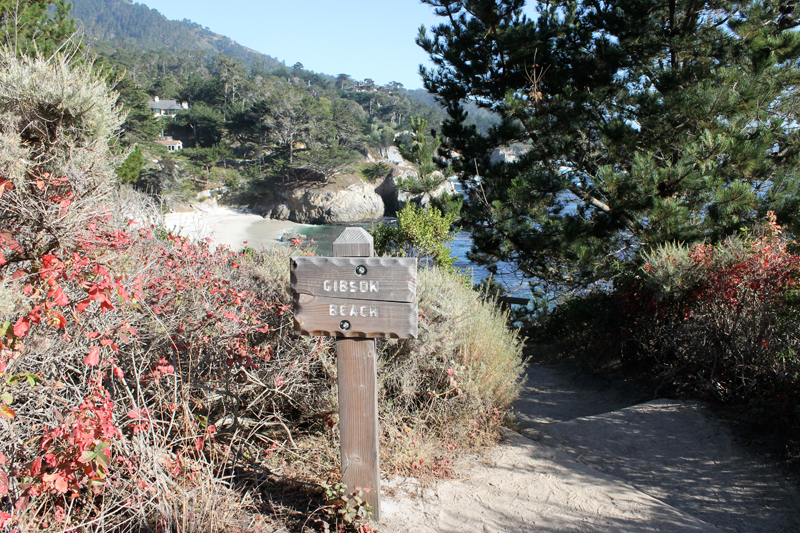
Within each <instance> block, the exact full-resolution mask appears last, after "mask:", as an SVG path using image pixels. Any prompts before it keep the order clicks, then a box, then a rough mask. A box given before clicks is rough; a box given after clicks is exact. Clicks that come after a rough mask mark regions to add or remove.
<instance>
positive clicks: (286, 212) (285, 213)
mask: <svg viewBox="0 0 800 533" xmlns="http://www.w3.org/2000/svg"><path fill="white" fill-rule="evenodd" d="M291 214H292V210H291V209H289V206H288V205H286V204H278V205H276V206H275V207H273V208H272V212H271V213H269V216H267V218H272V219H274V220H289V217H290V216H291Z"/></svg>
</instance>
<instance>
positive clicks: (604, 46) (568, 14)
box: [417, 0, 800, 287]
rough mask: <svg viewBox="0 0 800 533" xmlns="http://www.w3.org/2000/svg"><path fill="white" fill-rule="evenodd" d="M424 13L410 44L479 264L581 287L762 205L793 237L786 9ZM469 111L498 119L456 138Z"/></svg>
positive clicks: (714, 2) (798, 53)
mask: <svg viewBox="0 0 800 533" xmlns="http://www.w3.org/2000/svg"><path fill="white" fill-rule="evenodd" d="M423 2H424V3H427V4H430V5H431V6H434V7H435V9H436V13H437V14H438V15H440V16H442V17H444V18H445V19H446V20H447V22H445V23H443V24H441V25H438V26H436V27H434V28H432V29H431V31H430V32H428V31H426V30H425V28H424V27H423V28H421V29H420V35H419V37H418V40H417V42H418V44H419V45H420V46H421V47H422V48H423V49H425V50H426V51H427V52H428V53H429V54H430V56H431V59H432V61H433V63H434V65H435V66H434V67H433V68H431V69H425V68H422V69H421V74H422V76H423V79H424V83H425V87H426V88H427V89H428V90H429V91H430V92H432V93H434V94H436V97H437V99H438V100H439V101H440V102H441V103H442V104H444V105H445V106H446V108H447V110H448V114H449V116H450V118H449V120H448V121H446V123H445V124H444V125H443V126H442V134H443V137H444V140H443V149H444V150H446V151H449V152H450V153H457V154H458V155H459V157H457V158H455V159H454V167H455V168H456V170H458V171H460V172H461V174H462V176H463V180H464V184H465V187H466V188H467V190H469V191H470V192H471V199H470V201H469V202H468V210H467V213H466V215H467V218H468V220H469V222H470V223H471V225H472V227H473V236H474V240H475V245H476V247H477V253H476V254H475V255H476V258H478V259H481V260H483V261H485V262H488V263H490V264H491V263H492V262H494V261H497V260H499V259H500V260H506V261H511V262H513V263H514V264H515V265H516V266H517V267H518V268H519V269H520V271H521V272H522V273H523V274H525V275H526V276H528V277H529V278H539V279H547V280H550V281H555V282H559V283H562V284H566V285H573V286H577V287H582V286H586V285H587V284H589V283H591V282H594V281H600V280H609V279H613V277H614V276H615V274H617V273H619V272H620V271H625V270H630V268H631V267H633V266H635V265H636V264H637V261H638V258H639V257H641V253H642V252H644V251H646V250H648V249H650V248H651V247H653V246H655V245H657V244H659V243H664V242H670V241H682V242H687V243H691V242H697V241H702V240H707V241H709V242H714V241H718V240H720V239H721V238H723V237H725V236H726V235H729V234H731V233H734V232H736V231H738V230H739V228H741V227H745V226H748V225H750V224H753V223H755V222H756V221H758V220H760V219H761V218H762V217H763V216H764V215H765V213H766V212H767V211H768V210H773V211H775V212H776V213H777V214H778V216H779V219H780V221H781V223H783V224H789V225H790V226H791V227H792V230H793V231H795V232H797V230H799V229H800V225H798V218H797V215H798V207H799V206H800V203H798V202H799V201H800V200H799V197H798V183H797V171H798V153H799V152H800V143H799V142H798V140H799V139H798V121H797V106H798V98H797V93H796V89H795V87H797V86H798V74H799V72H800V71H798V59H799V58H800V34H798V32H797V31H795V28H797V26H798V25H799V24H800V23H799V22H798V21H797V17H796V15H795V12H794V10H795V3H794V2H793V1H789V0H766V1H765V0H756V1H746V2H742V3H734V2H730V1H727V0H707V1H705V2H696V1H694V0H608V1H605V2H599V1H596V0H583V1H581V2H576V1H573V0H560V1H554V2H545V1H542V2H539V3H538V4H537V11H538V16H537V17H536V18H535V20H534V19H529V18H527V17H526V16H525V15H524V14H523V13H522V8H523V6H524V0H497V1H496V0H458V1H450V0H423ZM465 100H471V101H473V102H476V103H477V104H478V105H479V106H481V107H484V108H487V109H491V110H492V111H494V112H495V113H497V114H498V115H499V116H500V117H501V119H502V121H501V123H500V124H499V125H498V126H496V127H493V128H491V129H490V130H489V131H488V132H487V133H486V134H485V135H481V134H479V133H478V132H477V131H476V129H475V128H474V127H469V126H466V125H465V120H466V118H467V117H466V113H465V111H464V106H463V102H464V101H465ZM515 143H521V144H522V145H524V146H525V149H526V150H527V152H526V153H524V154H523V155H521V156H520V157H519V158H518V159H517V160H516V161H509V162H500V163H495V164H493V163H492V160H491V156H492V153H493V151H494V150H495V149H496V148H499V147H503V146H508V145H512V144H515Z"/></svg>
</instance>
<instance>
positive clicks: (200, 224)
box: [164, 200, 308, 250]
mask: <svg viewBox="0 0 800 533" xmlns="http://www.w3.org/2000/svg"><path fill="white" fill-rule="evenodd" d="M193 207H194V209H193V210H192V211H187V212H182V213H168V214H166V215H165V216H164V223H165V225H166V226H167V228H168V229H172V230H177V231H178V233H179V234H181V235H183V236H186V237H190V238H192V239H194V240H201V239H206V238H209V239H211V243H212V244H213V245H215V246H221V245H225V246H230V247H231V248H233V249H234V250H238V249H240V248H242V246H244V245H245V244H247V245H248V246H251V247H253V248H259V247H261V246H262V245H263V246H266V247H270V246H272V245H274V243H275V242H276V241H277V240H278V239H280V237H281V235H283V233H284V232H286V231H288V230H291V231H299V232H302V228H304V227H308V226H305V225H303V224H298V223H296V222H289V221H283V220H271V219H267V218H263V217H261V216H259V215H254V214H252V213H248V212H246V211H244V210H240V209H235V208H231V207H221V206H219V205H218V204H217V203H216V201H214V200H209V201H206V202H203V203H202V204H198V205H195V206H193Z"/></svg>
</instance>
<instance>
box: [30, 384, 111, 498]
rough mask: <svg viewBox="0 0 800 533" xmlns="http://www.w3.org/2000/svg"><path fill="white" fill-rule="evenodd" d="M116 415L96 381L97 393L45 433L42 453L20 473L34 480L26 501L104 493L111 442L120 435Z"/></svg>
mask: <svg viewBox="0 0 800 533" xmlns="http://www.w3.org/2000/svg"><path fill="white" fill-rule="evenodd" d="M113 412H114V404H113V403H112V402H111V400H110V399H109V398H108V394H107V393H106V392H105V389H103V387H102V386H101V385H99V384H97V383H96V382H95V390H94V391H93V392H92V393H91V394H90V395H89V397H87V398H85V399H84V401H83V403H81V405H80V406H79V407H76V408H73V410H72V413H71V414H70V415H69V416H68V417H67V418H66V419H61V424H60V425H59V426H57V427H55V428H52V429H47V430H45V432H44V435H43V436H42V443H41V446H40V448H41V452H42V454H41V455H40V456H38V457H36V458H35V459H34V460H33V461H32V462H31V463H30V465H29V466H28V467H25V468H22V469H21V470H20V472H19V477H20V478H23V479H24V478H29V479H30V480H31V481H30V483H28V484H27V486H26V488H24V489H23V493H22V494H23V499H24V497H29V496H37V495H40V494H43V493H46V492H50V493H52V494H66V493H68V492H72V495H73V497H75V496H77V495H78V494H79V492H80V491H81V489H83V488H88V489H89V490H90V491H92V492H94V493H95V494H98V493H99V492H100V491H102V488H103V484H104V482H105V478H106V475H107V472H108V468H109V465H110V464H111V442H112V441H113V440H115V439H116V438H118V437H119V435H120V432H119V430H118V429H117V428H116V426H114V423H113V418H114V417H113ZM23 506H24V504H23Z"/></svg>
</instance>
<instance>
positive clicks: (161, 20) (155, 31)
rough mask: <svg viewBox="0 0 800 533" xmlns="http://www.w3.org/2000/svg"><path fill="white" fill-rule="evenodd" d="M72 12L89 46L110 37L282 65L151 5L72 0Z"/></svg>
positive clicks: (123, 42)
mask: <svg viewBox="0 0 800 533" xmlns="http://www.w3.org/2000/svg"><path fill="white" fill-rule="evenodd" d="M72 16H73V17H75V18H76V19H77V20H79V21H80V24H79V26H80V27H81V28H82V29H83V31H84V32H85V35H86V37H87V40H88V41H89V42H90V44H91V45H92V46H93V47H96V46H97V45H98V44H100V43H98V41H110V42H112V43H115V44H116V45H125V46H126V47H127V46H131V45H132V46H134V47H136V48H142V49H145V50H162V49H166V50H169V51H171V52H183V51H187V50H194V51H203V52H206V53H207V54H212V55H216V54H221V53H222V54H226V55H229V56H231V57H235V58H237V59H239V60H240V61H242V62H243V63H244V64H246V65H252V64H254V63H261V64H264V65H265V66H266V67H267V68H269V69H273V68H277V67H279V66H281V65H282V63H281V62H280V61H278V60H277V59H275V58H274V57H270V56H268V55H265V54H262V53H259V52H256V51H255V50H251V49H249V48H247V47H244V46H242V45H240V44H239V43H237V42H235V41H233V40H232V39H230V38H228V37H225V36H223V35H219V34H216V33H214V32H212V31H211V30H209V29H207V28H203V27H202V26H200V25H199V24H196V23H194V22H192V21H191V20H189V19H188V18H185V19H183V21H180V22H179V21H175V20H168V19H167V18H166V17H165V16H164V15H162V14H161V13H159V12H158V11H156V10H155V9H150V8H148V7H147V6H146V5H144V4H138V3H137V4H134V3H132V2H131V1H129V0H73V2H72Z"/></svg>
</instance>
